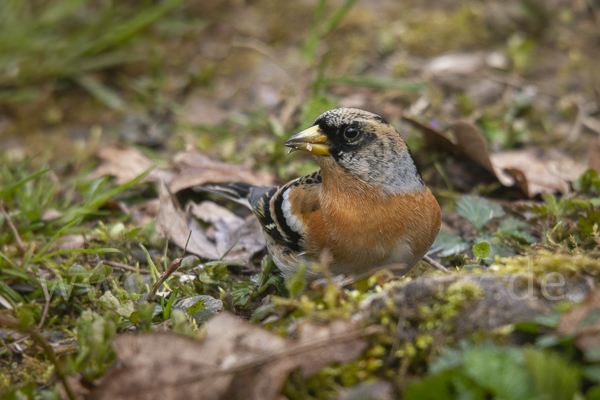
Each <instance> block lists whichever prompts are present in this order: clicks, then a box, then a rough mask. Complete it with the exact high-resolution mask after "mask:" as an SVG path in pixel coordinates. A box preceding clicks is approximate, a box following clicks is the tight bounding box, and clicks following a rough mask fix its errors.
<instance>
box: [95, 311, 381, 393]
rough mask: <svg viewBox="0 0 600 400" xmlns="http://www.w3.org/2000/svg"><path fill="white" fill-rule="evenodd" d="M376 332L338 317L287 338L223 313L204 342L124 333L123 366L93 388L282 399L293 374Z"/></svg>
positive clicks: (348, 350)
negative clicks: (288, 377) (288, 378)
mask: <svg viewBox="0 0 600 400" xmlns="http://www.w3.org/2000/svg"><path fill="white" fill-rule="evenodd" d="M373 328H377V327H371V328H368V329H367V330H365V331H361V330H358V329H357V328H356V327H355V326H354V325H353V324H352V323H351V322H349V321H344V320H336V321H332V322H331V323H329V325H325V326H317V325H312V324H308V323H306V324H304V325H302V326H301V327H300V329H299V333H298V339H297V340H292V339H286V338H283V337H281V336H279V335H276V334H274V333H271V332H269V331H267V330H265V329H263V328H261V327H258V326H256V325H252V324H250V323H248V322H246V321H244V320H242V319H240V318H237V317H235V316H234V315H233V314H230V313H227V312H224V313H222V314H219V315H217V316H215V317H214V318H212V319H211V320H210V321H209V322H208V323H207V324H206V337H205V339H204V341H202V342H198V341H196V340H193V339H190V338H186V337H183V336H176V335H173V334H167V333H147V334H141V335H119V336H117V337H116V338H115V339H113V342H112V345H113V348H114V350H115V353H116V355H117V358H118V360H119V364H120V368H118V369H115V370H113V371H112V372H110V373H109V374H107V376H106V377H105V378H104V379H103V380H102V382H101V383H100V384H99V385H98V386H97V387H96V388H95V389H94V392H93V393H92V398H94V399H117V400H118V399H130V398H145V399H161V400H169V399H182V398H197V399H203V400H211V399H214V400H217V399H228V400H229V399H231V400H236V399H255V400H271V399H277V398H278V396H279V393H280V392H281V389H282V387H283V384H284V382H285V380H286V378H287V376H288V374H289V373H290V372H291V371H292V370H295V369H299V370H300V372H301V373H302V374H303V375H305V376H310V375H313V374H315V373H316V372H318V371H319V370H320V369H322V368H323V367H325V366H327V365H330V364H332V363H338V362H348V361H351V360H354V359H355V358H357V357H358V356H360V355H361V354H362V352H363V351H364V350H365V349H366V347H367V342H366V341H365V340H364V339H362V337H363V336H365V335H366V334H369V333H372V332H375V331H376V330H375V329H373Z"/></svg>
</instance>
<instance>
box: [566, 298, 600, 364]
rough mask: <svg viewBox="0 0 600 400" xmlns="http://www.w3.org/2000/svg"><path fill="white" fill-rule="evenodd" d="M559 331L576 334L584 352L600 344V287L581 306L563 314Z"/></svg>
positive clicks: (578, 345)
mask: <svg viewBox="0 0 600 400" xmlns="http://www.w3.org/2000/svg"><path fill="white" fill-rule="evenodd" d="M557 332H558V333H559V334H561V335H575V345H576V346H577V347H578V348H579V349H580V350H581V351H584V352H585V351H587V350H590V349H592V348H594V347H598V346H600V289H596V290H594V291H592V292H591V293H590V294H589V295H588V296H587V297H586V299H585V300H584V301H583V303H582V304H581V305H580V306H578V307H575V308H573V309H571V310H569V311H567V312H566V313H564V314H563V315H561V317H560V320H559V322H558V329H557Z"/></svg>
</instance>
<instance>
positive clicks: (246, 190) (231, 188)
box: [194, 182, 254, 209]
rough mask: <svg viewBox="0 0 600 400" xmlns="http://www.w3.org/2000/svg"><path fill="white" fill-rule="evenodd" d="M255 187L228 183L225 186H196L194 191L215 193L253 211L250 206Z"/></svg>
mask: <svg viewBox="0 0 600 400" xmlns="http://www.w3.org/2000/svg"><path fill="white" fill-rule="evenodd" d="M253 187H254V186H253V185H250V184H249V183H244V182H234V183H226V184H224V185H208V186H196V187H194V190H195V191H198V192H209V193H215V194H218V195H219V196H223V197H225V198H227V199H229V200H233V201H235V202H237V203H240V204H242V205H244V206H246V207H248V208H249V209H252V206H251V205H250V195H251V191H252V188H253Z"/></svg>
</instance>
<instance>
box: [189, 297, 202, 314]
mask: <svg viewBox="0 0 600 400" xmlns="http://www.w3.org/2000/svg"><path fill="white" fill-rule="evenodd" d="M204 307H206V300H198V301H197V302H195V303H194V305H193V306H191V307H190V308H188V309H187V312H188V314H190V315H193V314H196V313H197V312H200V311H202V310H204Z"/></svg>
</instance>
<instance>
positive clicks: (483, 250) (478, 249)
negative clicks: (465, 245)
mask: <svg viewBox="0 0 600 400" xmlns="http://www.w3.org/2000/svg"><path fill="white" fill-rule="evenodd" d="M473 254H475V256H476V257H479V258H486V257H487V256H489V255H490V244H489V243H488V242H486V241H482V242H479V243H477V244H476V245H475V246H473Z"/></svg>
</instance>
